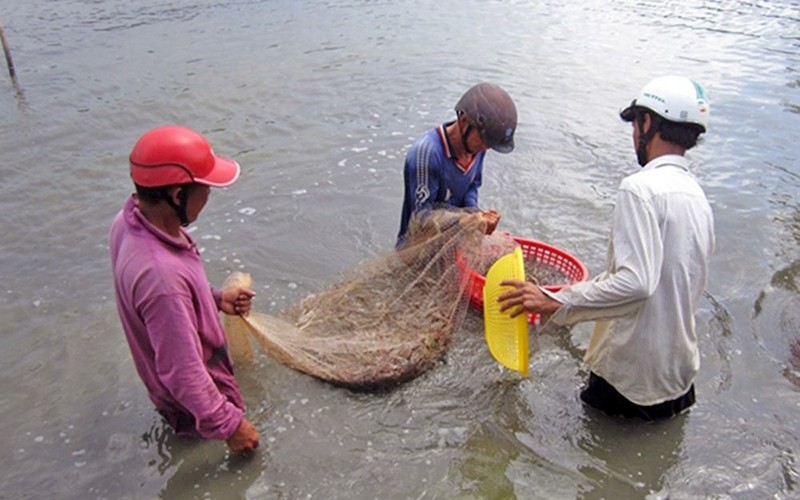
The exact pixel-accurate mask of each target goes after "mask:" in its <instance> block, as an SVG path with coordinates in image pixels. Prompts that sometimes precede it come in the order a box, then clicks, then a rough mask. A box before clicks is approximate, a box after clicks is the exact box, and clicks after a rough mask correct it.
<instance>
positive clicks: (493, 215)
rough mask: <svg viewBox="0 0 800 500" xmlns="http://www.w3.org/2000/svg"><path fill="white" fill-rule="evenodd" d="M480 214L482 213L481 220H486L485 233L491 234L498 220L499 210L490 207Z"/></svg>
mask: <svg viewBox="0 0 800 500" xmlns="http://www.w3.org/2000/svg"><path fill="white" fill-rule="evenodd" d="M481 214H482V215H483V220H485V221H486V234H487V235H489V234H492V233H493V232H494V230H495V228H496V227H497V224H498V223H499V222H500V212H498V211H497V210H494V209H492V210H486V211H485V212H482V213H481Z"/></svg>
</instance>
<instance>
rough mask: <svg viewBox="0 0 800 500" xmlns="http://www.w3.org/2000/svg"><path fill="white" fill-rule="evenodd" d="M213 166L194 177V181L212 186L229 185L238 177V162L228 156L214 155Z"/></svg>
mask: <svg viewBox="0 0 800 500" xmlns="http://www.w3.org/2000/svg"><path fill="white" fill-rule="evenodd" d="M214 158H215V160H216V161H215V162H214V168H213V169H211V172H210V173H209V174H208V175H206V176H203V177H195V179H194V181H195V182H199V183H200V184H205V185H207V186H213V187H226V186H230V185H231V184H233V183H234V182H236V179H238V178H239V172H240V171H241V169H240V168H239V164H238V163H236V161H234V160H231V159H229V158H222V157H221V156H215V157H214Z"/></svg>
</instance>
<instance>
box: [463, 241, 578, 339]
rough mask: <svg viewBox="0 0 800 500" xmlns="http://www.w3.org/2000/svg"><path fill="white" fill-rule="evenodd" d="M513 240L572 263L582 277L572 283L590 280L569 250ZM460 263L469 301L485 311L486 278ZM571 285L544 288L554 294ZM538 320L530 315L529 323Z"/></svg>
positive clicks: (540, 243) (543, 243) (561, 284)
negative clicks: (467, 287)
mask: <svg viewBox="0 0 800 500" xmlns="http://www.w3.org/2000/svg"><path fill="white" fill-rule="evenodd" d="M511 238H512V239H513V240H514V241H516V242H517V243H519V244H520V245H521V246H522V247H523V250H525V248H526V247H527V248H531V247H538V248H543V249H545V250H547V251H549V252H551V253H553V254H558V255H560V256H562V257H563V258H564V259H565V260H568V261H569V262H570V263H572V264H573V265H575V267H577V268H578V270H579V272H580V275H581V276H580V279H577V280H575V281H573V282H572V283H579V282H581V281H586V280H587V279H589V269H588V268H587V267H586V265H585V264H584V263H583V262H581V260H580V259H578V258H577V257H575V256H574V255H573V254H571V253H570V252H568V251H567V250H564V249H562V248H559V247H557V246H555V245H551V244H550V243H546V242H544V241H540V240H534V239H532V238H522V237H519V236H511ZM523 253H524V254H525V257H526V258H525V260H526V261H527V260H531V259H528V258H527V256H528V254H526V253H525V252H523ZM459 261H460V265H461V266H463V270H464V271H466V274H467V277H468V283H469V284H470V286H469V292H468V293H469V301H470V303H471V304H472V305H473V307H475V308H476V309H479V310H483V287H484V285H485V284H486V277H485V276H483V275H482V274H478V272H477V271H475V270H474V269H472V268H471V267H469V266H468V265H467V263H466V262H464V261H463V260H460V259H459ZM570 284H571V283H560V284H557V285H545V286H543V287H542V288H544V289H545V290H547V291H549V292H554V293H555V292H558V291H559V290H561V289H562V288H564V287H565V286H569V285H570ZM537 319H538V315H529V318H528V322H529V323H531V324H533V323H535V322H536V321H537Z"/></svg>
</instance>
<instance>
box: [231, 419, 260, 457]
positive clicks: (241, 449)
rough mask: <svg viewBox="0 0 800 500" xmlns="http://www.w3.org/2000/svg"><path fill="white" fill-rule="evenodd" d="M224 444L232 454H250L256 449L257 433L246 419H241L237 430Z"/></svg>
mask: <svg viewBox="0 0 800 500" xmlns="http://www.w3.org/2000/svg"><path fill="white" fill-rule="evenodd" d="M225 442H226V443H227V444H228V448H229V449H230V450H231V451H232V452H234V453H252V452H253V450H255V449H256V448H258V431H257V430H256V428H255V427H253V424H251V423H250V422H249V421H248V420H247V419H246V418H242V423H240V424H239V428H238V429H236V432H234V433H233V436H231V437H229V438H228V439H226V440H225Z"/></svg>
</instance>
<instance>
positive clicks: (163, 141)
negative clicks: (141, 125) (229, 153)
mask: <svg viewBox="0 0 800 500" xmlns="http://www.w3.org/2000/svg"><path fill="white" fill-rule="evenodd" d="M130 165H131V178H132V179H133V182H134V183H135V184H137V185H139V186H142V187H161V186H173V185H175V184H189V183H192V182H199V183H200V184H206V185H209V186H214V187H225V186H230V185H231V184H233V183H234V182H235V181H236V179H237V178H239V172H240V168H239V164H238V163H236V162H235V161H234V160H231V159H229V158H223V157H221V156H217V155H215V154H214V151H213V150H212V149H211V145H210V144H209V143H208V141H207V140H206V138H205V137H203V136H202V135H200V134H199V133H197V132H195V131H194V130H192V129H189V128H186V127H180V126H177V125H167V126H163V127H157V128H154V129H152V130H150V131H148V132H146V133H145V134H144V135H143V136H141V137H140V138H139V140H138V141H136V144H135V145H134V146H133V150H132V151H131V155H130Z"/></svg>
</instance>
